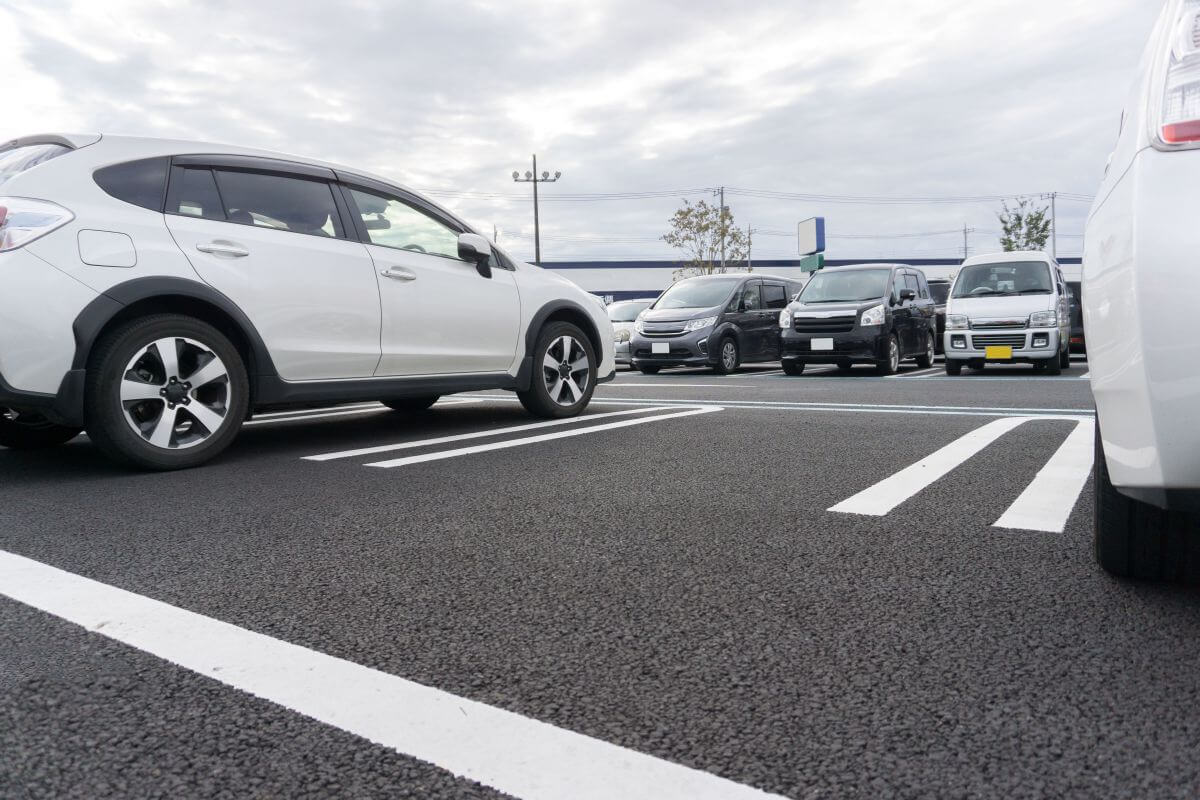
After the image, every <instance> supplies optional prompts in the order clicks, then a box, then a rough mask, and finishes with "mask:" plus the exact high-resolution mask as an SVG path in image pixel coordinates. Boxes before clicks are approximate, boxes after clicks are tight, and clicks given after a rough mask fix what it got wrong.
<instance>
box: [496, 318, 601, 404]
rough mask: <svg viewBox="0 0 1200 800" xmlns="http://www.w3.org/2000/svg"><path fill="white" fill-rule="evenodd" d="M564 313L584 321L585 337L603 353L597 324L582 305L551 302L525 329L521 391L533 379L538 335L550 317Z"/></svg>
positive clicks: (519, 385) (519, 376)
mask: <svg viewBox="0 0 1200 800" xmlns="http://www.w3.org/2000/svg"><path fill="white" fill-rule="evenodd" d="M563 311H566V312H568V313H570V314H571V315H572V316H578V317H579V318H580V319H582V320H583V325H582V326H581V327H582V328H583V333H584V335H585V336H587V337H588V338H589V339H590V340H591V343H592V348H593V349H594V350H595V351H596V352H597V354H599V353H602V352H603V350H602V347H603V342H601V341H600V331H599V330H598V329H597V328H596V323H594V322H593V321H592V317H591V315H590V314H588V312H587V310H586V309H585V308H584V307H583V306H582V305H581V304H579V303H576V302H573V301H571V300H551V301H550V302H548V303H546V304H545V305H543V306H542V307H541V308H539V309H538V310H537V311H536V312H534V315H533V317H532V318H531V319H530V320H529V326H528V327H527V328H526V329H525V356H524V357H523V358H522V359H521V366H520V368H519V369H518V370H517V380H516V382H517V387H518V388H519V389H521V390H527V389H528V388H529V384H530V380H531V378H532V377H533V348H534V346H535V345H536V344H537V337H538V334H539V333H541V332H542V328H543V327H544V326H545V324H546V322H547V320H549V319H550V317H552V316H554V315H555V314H557V313H560V312H563Z"/></svg>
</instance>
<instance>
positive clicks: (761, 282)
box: [629, 272, 803, 375]
mask: <svg viewBox="0 0 1200 800" xmlns="http://www.w3.org/2000/svg"><path fill="white" fill-rule="evenodd" d="M801 288H803V284H801V283H799V282H797V281H793V280H789V279H787V278H777V277H775V276H773V275H760V274H758V273H756V272H750V273H735V274H729V273H725V274H720V275H702V276H699V277H695V278H686V279H684V280H681V281H679V282H677V283H675V284H673V285H672V286H671V288H669V289H667V290H666V291H665V292H663V293H662V295H660V296H659V298H658V299H657V300H656V301H654V305H652V306H650V307H649V308H648V309H646V310H645V311H643V312H642V313H641V315H640V316H639V317H638V319H637V322H636V324H635V330H634V332H633V334H632V335H631V337H630V340H629V351H630V356H631V358H632V362H633V366H634V367H636V368H637V369H639V370H641V371H642V372H644V373H646V374H648V375H653V374H654V373H656V372H658V371H659V370H660V369H662V368H663V367H712V368H713V369H714V370H716V371H717V372H720V373H723V374H728V373H730V372H733V371H734V370H735V369H737V368H738V366H739V365H740V364H745V363H750V362H754V361H774V360H776V359H778V358H779V312H780V311H782V310H783V309H784V308H786V307H787V304H788V300H789V299H791V298H792V297H793V296H795V294H796V293H797V292H799V291H800V289H801Z"/></svg>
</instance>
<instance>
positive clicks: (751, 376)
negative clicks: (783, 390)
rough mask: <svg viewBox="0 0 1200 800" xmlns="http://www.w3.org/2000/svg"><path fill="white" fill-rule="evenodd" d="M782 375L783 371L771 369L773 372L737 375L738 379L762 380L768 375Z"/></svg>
mask: <svg viewBox="0 0 1200 800" xmlns="http://www.w3.org/2000/svg"><path fill="white" fill-rule="evenodd" d="M782 374H783V370H781V369H773V370H769V371H767V372H753V373H750V374H746V373H743V374H741V375H739V376H738V377H739V378H763V377H766V376H768V375H782Z"/></svg>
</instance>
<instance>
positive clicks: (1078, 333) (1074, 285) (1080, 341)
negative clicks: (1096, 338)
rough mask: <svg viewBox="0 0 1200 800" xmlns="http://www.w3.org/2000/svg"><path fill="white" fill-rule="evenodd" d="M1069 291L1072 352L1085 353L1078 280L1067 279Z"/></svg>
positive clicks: (1081, 293)
mask: <svg viewBox="0 0 1200 800" xmlns="http://www.w3.org/2000/svg"><path fill="white" fill-rule="evenodd" d="M1067 290H1068V291H1070V293H1071V340H1070V347H1069V349H1070V351H1071V352H1072V353H1085V354H1086V353H1087V336H1086V334H1085V333H1084V330H1083V296H1082V295H1083V289H1082V284H1081V282H1080V281H1072V280H1068V281H1067Z"/></svg>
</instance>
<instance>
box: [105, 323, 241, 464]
mask: <svg viewBox="0 0 1200 800" xmlns="http://www.w3.org/2000/svg"><path fill="white" fill-rule="evenodd" d="M232 391H233V389H232V386H231V385H230V380H229V370H228V368H226V366H225V362H223V361H222V360H221V358H220V356H218V355H217V354H216V353H215V352H214V351H213V350H212V348H210V347H208V346H207V345H204V344H202V343H200V342H198V341H196V340H195V339H188V338H184V337H182V336H169V337H164V338H162V339H158V340H156V341H154V342H151V343H150V344H148V345H146V346H145V347H143V348H142V349H141V350H139V351H138V353H137V355H135V356H134V357H133V358H132V359H130V361H129V364H128V365H126V367H125V372H124V373H123V374H122V376H121V390H120V393H121V409H122V410H123V411H124V413H125V421H126V422H127V423H128V424H129V427H130V428H131V429H132V430H133V432H134V433H136V434H137V435H138V436H139V437H141V438H142V440H143V441H145V442H147V443H148V444H151V445H153V446H154V447H160V448H163V449H164V450H183V449H186V448H189V447H195V446H196V445H198V444H200V443H201V442H204V441H206V440H207V439H208V438H209V437H211V436H212V435H213V434H214V433H216V432H217V431H218V430H220V428H221V426H222V425H223V424H224V423H225V419H226V415H227V414H228V412H229V409H230V407H231V406H232V404H233V403H232V401H233V397H232Z"/></svg>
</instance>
